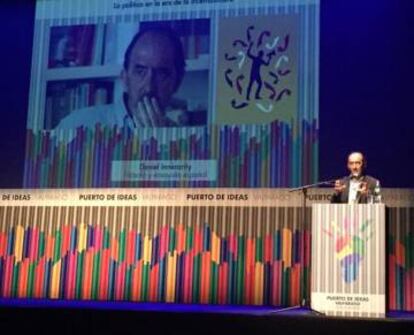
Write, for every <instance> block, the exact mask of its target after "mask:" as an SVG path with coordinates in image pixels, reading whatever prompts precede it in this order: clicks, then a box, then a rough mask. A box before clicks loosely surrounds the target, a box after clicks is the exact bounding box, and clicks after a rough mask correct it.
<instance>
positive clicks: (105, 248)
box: [0, 206, 310, 305]
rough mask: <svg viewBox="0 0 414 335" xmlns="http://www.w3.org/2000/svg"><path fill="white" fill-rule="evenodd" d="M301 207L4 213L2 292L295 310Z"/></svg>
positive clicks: (0, 228) (303, 237) (300, 271)
mask: <svg viewBox="0 0 414 335" xmlns="http://www.w3.org/2000/svg"><path fill="white" fill-rule="evenodd" d="M300 214H301V213H300V208H293V207H290V208H288V207H278V208H274V207H245V208H241V207H213V206H212V207H199V206H194V207H188V206H181V207H179V206H177V207H148V206H142V207H106V206H101V207H96V206H95V207H69V206H60V207H45V206H38V207H33V206H28V207H20V206H7V207H0V242H1V243H0V288H1V290H0V296H1V297H4V298H7V297H19V298H52V299H86V300H89V299H94V300H129V301H157V302H179V303H203V304H206V303H213V304H249V305H250V304H252V305H296V304H298V303H299V302H300V301H301V300H302V299H303V298H304V297H306V296H307V295H308V290H309V287H308V277H309V276H308V272H309V258H310V255H309V248H304V243H309V241H310V239H309V231H308V230H304V229H303V226H302V225H301V224H299V223H298V218H299V217H300Z"/></svg>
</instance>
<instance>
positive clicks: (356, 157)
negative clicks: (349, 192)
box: [347, 153, 364, 176]
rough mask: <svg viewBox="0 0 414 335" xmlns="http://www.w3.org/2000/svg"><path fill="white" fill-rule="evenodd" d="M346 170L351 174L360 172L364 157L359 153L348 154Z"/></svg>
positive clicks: (357, 174)
mask: <svg viewBox="0 0 414 335" xmlns="http://www.w3.org/2000/svg"><path fill="white" fill-rule="evenodd" d="M347 166H348V170H349V172H350V173H351V174H352V175H353V176H359V175H361V174H362V169H363V167H364V157H363V156H362V155H361V154H360V153H353V154H350V155H349V157H348V165H347Z"/></svg>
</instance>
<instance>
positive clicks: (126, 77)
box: [45, 20, 209, 129]
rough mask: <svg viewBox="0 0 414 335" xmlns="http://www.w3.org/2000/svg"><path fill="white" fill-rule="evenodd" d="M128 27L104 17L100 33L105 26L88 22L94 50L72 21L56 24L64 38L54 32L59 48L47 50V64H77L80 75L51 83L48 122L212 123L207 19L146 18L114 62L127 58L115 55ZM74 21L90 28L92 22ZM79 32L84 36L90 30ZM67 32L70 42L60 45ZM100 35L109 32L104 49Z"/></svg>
mask: <svg viewBox="0 0 414 335" xmlns="http://www.w3.org/2000/svg"><path fill="white" fill-rule="evenodd" d="M125 27H128V26H122V24H119V25H116V24H115V25H104V27H103V29H104V36H105V37H104V38H102V37H99V36H98V35H99V34H98V33H97V31H98V30H99V29H100V27H99V26H95V27H92V28H93V29H92V28H91V27H90V26H89V28H90V29H92V30H93V32H92V33H91V35H93V36H92V37H91V38H88V40H89V41H90V43H91V47H90V48H91V51H88V50H85V48H87V47H85V45H87V44H88V43H87V41H79V39H77V38H76V36H71V34H74V33H73V30H72V31H71V30H67V29H66V32H67V34H66V35H64V34H62V33H61V32H60V34H59V31H58V30H56V31H55V33H56V34H57V35H60V39H59V38H53V36H52V37H51V50H53V49H54V50H55V53H53V52H51V53H50V54H49V68H55V67H56V68H57V67H68V68H70V69H60V70H61V71H62V70H63V72H62V73H64V71H65V70H67V71H72V73H76V71H78V73H79V79H74V80H73V79H71V80H58V81H49V82H48V83H47V92H46V95H47V98H46V113H45V128H46V129H51V128H55V129H74V128H78V127H85V128H95V126H96V125H97V124H100V125H101V126H108V127H113V126H117V127H119V128H122V127H125V128H130V129H134V128H141V127H186V126H200V125H205V124H206V123H207V110H208V92H209V87H208V77H209V56H208V54H209V20H180V21H158V22H141V23H140V24H139V29H138V30H137V31H136V32H135V33H134V34H133V35H132V37H131V38H130V40H129V41H128V45H127V47H126V48H125V51H124V52H123V58H122V68H121V69H119V68H117V67H116V66H115V67H114V66H113V64H111V62H113V63H119V62H121V59H111V54H116V53H117V52H118V54H120V52H119V51H117V50H114V49H117V48H119V47H120V46H121V44H122V41H121V42H120V41H119V40H120V37H119V36H120V35H121V34H122V33H123V32H124V30H125V29H126V28H125ZM76 28H77V31H79V29H80V28H83V32H84V33H85V32H88V31H89V30H88V29H87V28H88V26H83V27H79V26H78V27H76ZM85 29H86V30H85ZM114 31H115V32H114ZM75 32H76V30H75ZM53 33H54V31H53V29H52V32H51V34H52V35H53ZM80 35H81V36H80V39H81V40H82V39H86V38H87V37H85V36H84V34H82V33H80ZM114 36H115V37H114ZM62 39H64V40H63V41H65V43H66V44H67V45H62ZM96 39H98V40H99V39H101V40H103V46H102V50H103V51H102V55H98V57H96V55H94V53H95V52H96V48H97V46H98V47H100V46H99V42H97V41H96ZM114 39H116V41H114ZM97 43H98V45H97ZM65 48H66V50H65ZM82 48H83V50H82ZM85 54H86V56H85ZM115 58H116V57H115ZM118 58H120V57H118ZM96 63H98V64H96ZM118 65H119V64H118ZM86 67H89V68H91V69H93V70H91V72H92V75H91V77H90V78H85V75H84V73H85V72H86V69H87V68H86ZM114 68H115V69H117V70H114ZM99 71H101V72H100V73H99ZM107 71H108V73H106V72H107ZM111 71H117V72H118V75H116V74H111V73H110V72H111ZM93 72H96V78H94V77H93V76H94V74H93ZM107 75H108V77H107ZM111 75H113V77H111ZM75 76H76V75H75ZM53 100H60V101H53Z"/></svg>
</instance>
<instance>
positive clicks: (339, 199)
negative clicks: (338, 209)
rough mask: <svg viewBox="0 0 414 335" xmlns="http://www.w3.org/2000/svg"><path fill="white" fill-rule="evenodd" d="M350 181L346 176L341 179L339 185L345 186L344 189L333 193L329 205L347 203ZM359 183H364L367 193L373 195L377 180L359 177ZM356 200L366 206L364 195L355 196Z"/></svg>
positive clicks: (366, 200)
mask: <svg viewBox="0 0 414 335" xmlns="http://www.w3.org/2000/svg"><path fill="white" fill-rule="evenodd" d="M350 180H351V176H347V177H344V178H342V179H341V183H342V184H345V189H344V190H343V191H342V192H338V193H337V192H335V193H334V194H333V195H332V198H331V203H333V204H347V203H348V194H349V182H350ZM359 180H360V181H361V182H366V183H367V187H368V193H370V194H373V193H374V189H375V186H376V185H377V181H378V180H377V179H375V178H373V177H371V176H366V175H364V176H361V177H360V179H359ZM357 199H358V201H357V202H358V203H359V204H366V203H367V202H368V198H367V196H366V195H364V194H360V193H358V194H357Z"/></svg>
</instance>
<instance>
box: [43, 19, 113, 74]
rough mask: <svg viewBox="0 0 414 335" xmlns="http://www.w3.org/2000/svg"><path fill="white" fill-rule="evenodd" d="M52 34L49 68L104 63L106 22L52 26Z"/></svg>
mask: <svg viewBox="0 0 414 335" xmlns="http://www.w3.org/2000/svg"><path fill="white" fill-rule="evenodd" d="M50 34H51V36H50V48H49V62H48V67H49V68H58V67H76V66H90V65H102V64H103V52H104V41H105V25H104V24H98V25H77V26H58V27H52V28H51V30H50Z"/></svg>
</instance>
